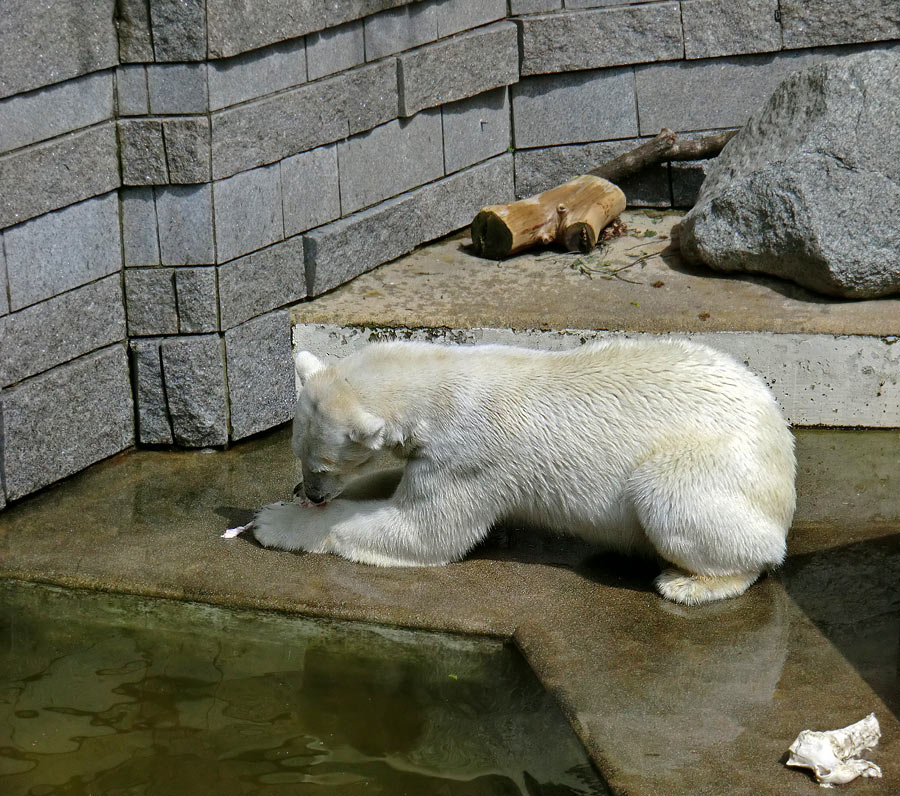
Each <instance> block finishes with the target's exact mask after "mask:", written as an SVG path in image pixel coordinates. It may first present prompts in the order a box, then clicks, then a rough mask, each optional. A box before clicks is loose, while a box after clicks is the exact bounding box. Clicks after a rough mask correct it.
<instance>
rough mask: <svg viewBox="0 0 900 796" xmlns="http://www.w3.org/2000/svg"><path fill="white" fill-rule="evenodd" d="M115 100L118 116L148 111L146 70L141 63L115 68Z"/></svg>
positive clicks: (139, 114) (148, 99)
mask: <svg viewBox="0 0 900 796" xmlns="http://www.w3.org/2000/svg"><path fill="white" fill-rule="evenodd" d="M116 102H117V107H118V112H119V116H145V115H146V114H148V113H150V94H149V93H148V89H147V70H146V69H145V68H144V65H143V64H126V65H124V66H120V67H119V68H118V69H116Z"/></svg>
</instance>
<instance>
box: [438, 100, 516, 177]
mask: <svg viewBox="0 0 900 796" xmlns="http://www.w3.org/2000/svg"><path fill="white" fill-rule="evenodd" d="M441 123H442V125H443V131H444V170H445V171H446V173H447V174H450V173H452V172H454V171H459V170H460V169H464V168H466V167H467V166H471V165H472V164H474V163H478V162H479V161H481V160H486V159H487V158H490V157H493V156H494V155H499V154H500V153H501V152H505V151H506V150H507V149H508V148H509V145H510V142H511V138H510V123H509V99H508V95H507V91H506V89H505V88H498V89H494V90H493V91H488V92H486V93H484V94H479V95H477V96H475V97H470V98H468V99H464V100H460V101H459V102H454V103H450V104H447V105H444V106H443V107H442V108H441Z"/></svg>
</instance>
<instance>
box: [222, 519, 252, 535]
mask: <svg viewBox="0 0 900 796" xmlns="http://www.w3.org/2000/svg"><path fill="white" fill-rule="evenodd" d="M252 527H253V523H252V522H248V523H247V524H246V525H238V526H237V528H228V529H227V530H226V531H225V533H223V534H222V539H234V538H235V537H236V536H240V535H241V534H242V533H243V532H244V531H249V530H250V529H251V528H252Z"/></svg>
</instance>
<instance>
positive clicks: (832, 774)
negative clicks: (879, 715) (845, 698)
mask: <svg viewBox="0 0 900 796" xmlns="http://www.w3.org/2000/svg"><path fill="white" fill-rule="evenodd" d="M880 738H881V728H880V727H879V726H878V719H876V718H875V714H874V713H870V714H869V715H868V716H866V717H865V718H864V719H860V720H859V721H858V722H856V723H855V724H851V725H850V726H848V727H844V728H842V729H840V730H828V731H826V732H816V731H814V730H803V732H801V733H800V734H799V735H798V736H797V739H796V740H795V741H794V742H793V743H792V744H791V745H790V748H789V749H788V751H789V752H790V753H791V754H790V757H789V758H788V760H787V763H786V765H789V766H796V767H798V768H810V769H812V771H813V774H814V775H815V777H816V779H817V780H818V782H819V784H820V785H822V786H823V787H826V788H831V787H833V786H834V785H844V784H846V783H847V782H851V781H852V780H854V779H856V778H857V777H880V776H881V769H880V768H879V767H878V766H876V765H875V764H874V763H872V762H870V761H869V760H863V759H862V758H860V757H859V755H860V754H861V753H862V752H864V751H865V750H866V749H873V748H874V747H875V746H876V745H877V744H878V740H879V739H880Z"/></svg>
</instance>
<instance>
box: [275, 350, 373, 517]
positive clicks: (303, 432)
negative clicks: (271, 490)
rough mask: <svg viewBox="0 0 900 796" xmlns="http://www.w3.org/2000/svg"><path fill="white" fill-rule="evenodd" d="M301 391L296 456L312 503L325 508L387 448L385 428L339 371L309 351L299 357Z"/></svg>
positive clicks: (296, 416) (296, 413) (296, 415)
mask: <svg viewBox="0 0 900 796" xmlns="http://www.w3.org/2000/svg"><path fill="white" fill-rule="evenodd" d="M294 367H295V369H296V373H297V379H298V381H299V383H300V384H301V385H302V389H301V391H300V394H299V397H298V398H297V404H296V407H295V409H294V433H293V441H292V445H293V449H294V455H295V456H296V457H297V458H298V459H300V462H301V464H302V467H303V491H304V492H305V494H306V498H307V500H309V501H311V502H313V503H326V502H327V501H329V500H331V499H332V498H335V497H337V496H338V495H339V494H340V493H341V492H342V491H343V489H344V486H345V485H346V483H347V481H348V480H350V479H352V478H354V477H356V476H358V475H361V474H362V473H363V472H365V470H366V469H367V466H368V465H370V464H372V463H373V460H374V459H375V458H376V454H377V453H378V452H379V451H380V450H381V449H382V448H383V447H384V442H385V422H384V420H383V419H382V418H380V417H378V416H376V415H374V414H373V413H372V412H370V411H368V410H367V409H366V408H365V407H363V405H362V402H361V401H360V398H359V396H358V395H357V393H356V392H355V391H354V389H353V388H352V387H351V386H350V384H349V382H347V381H346V379H344V378H343V377H342V376H341V375H340V374H338V373H337V371H336V370H335V368H333V367H329V366H327V365H326V364H325V363H324V362H322V361H321V360H320V359H318V358H317V357H316V356H314V355H313V354H311V353H309V352H308V351H300V352H298V353H297V354H296V355H295V356H294Z"/></svg>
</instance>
